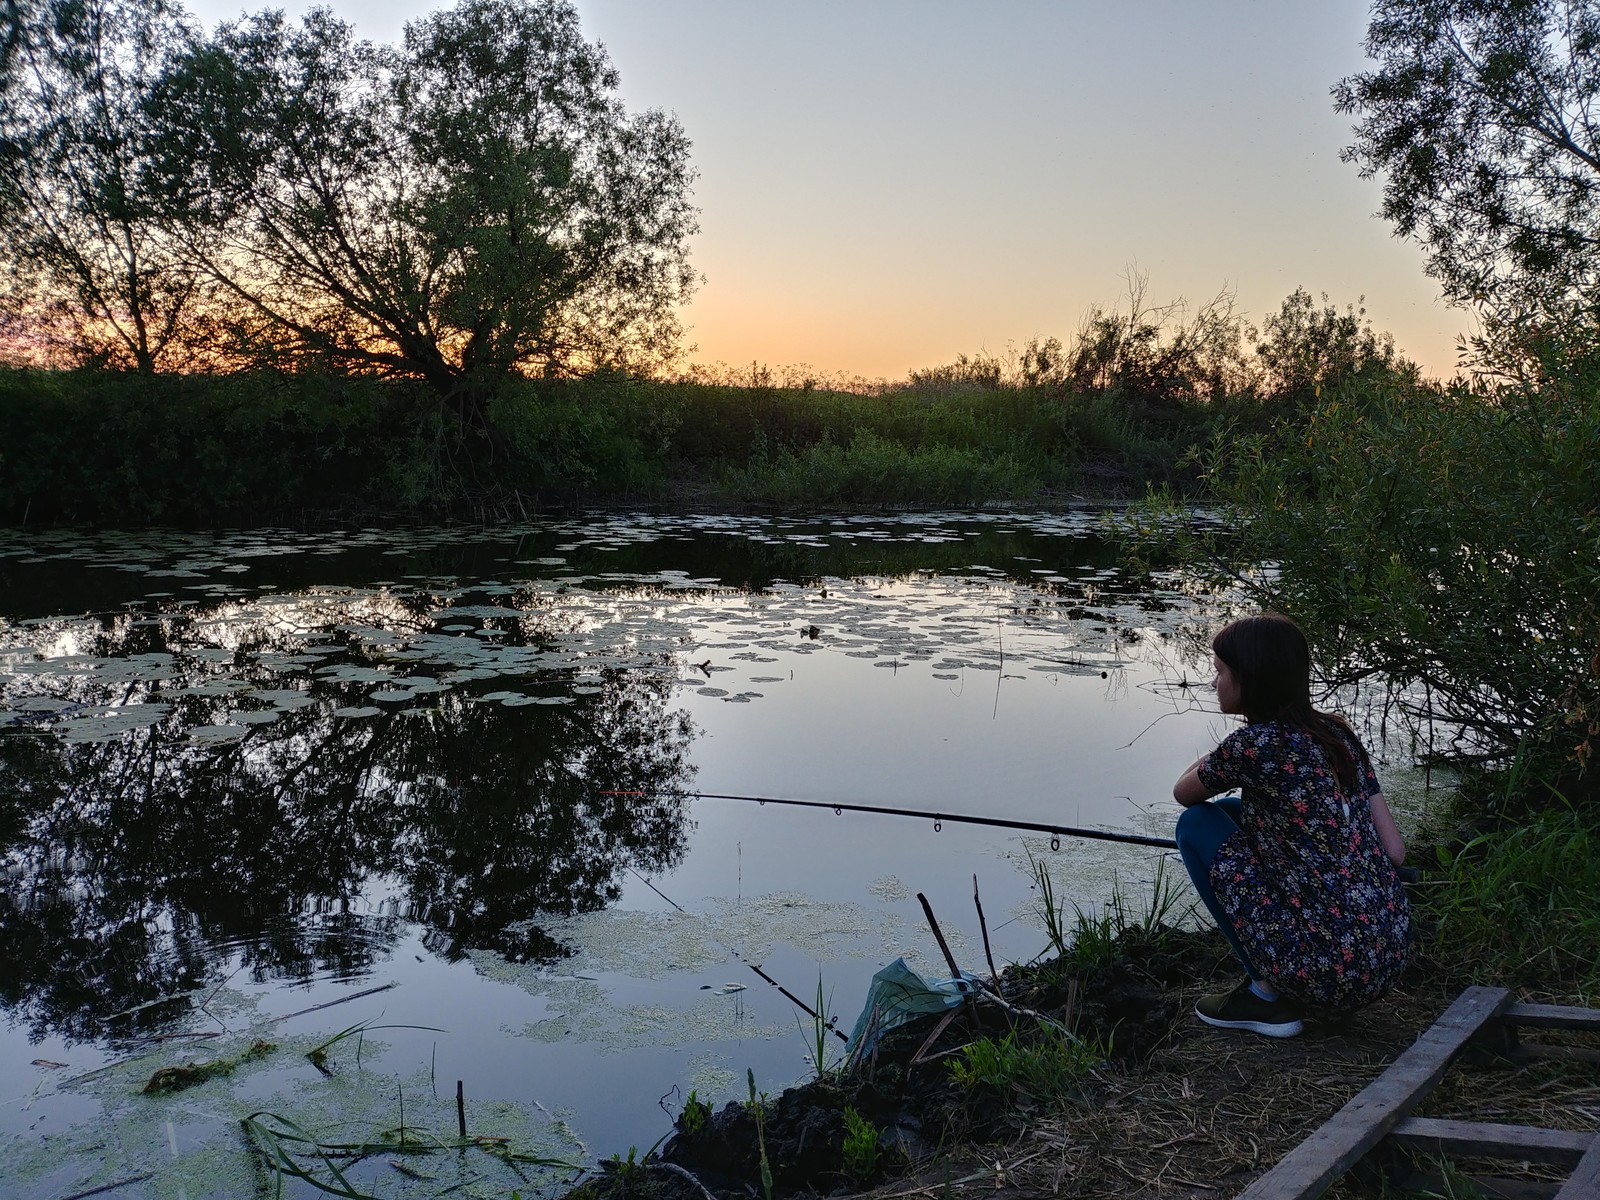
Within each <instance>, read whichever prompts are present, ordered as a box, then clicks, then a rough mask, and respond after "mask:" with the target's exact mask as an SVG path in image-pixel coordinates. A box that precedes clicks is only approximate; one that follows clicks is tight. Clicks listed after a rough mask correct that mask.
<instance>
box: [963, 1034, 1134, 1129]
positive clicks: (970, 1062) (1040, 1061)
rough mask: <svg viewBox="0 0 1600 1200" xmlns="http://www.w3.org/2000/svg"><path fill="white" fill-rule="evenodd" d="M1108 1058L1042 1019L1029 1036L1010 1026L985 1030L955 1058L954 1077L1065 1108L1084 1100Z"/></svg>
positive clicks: (970, 1084)
mask: <svg viewBox="0 0 1600 1200" xmlns="http://www.w3.org/2000/svg"><path fill="white" fill-rule="evenodd" d="M1105 1058H1106V1055H1105V1052H1104V1050H1103V1049H1102V1048H1101V1047H1099V1046H1095V1045H1091V1044H1089V1043H1085V1042H1083V1041H1080V1040H1079V1039H1078V1038H1076V1037H1074V1036H1073V1035H1072V1034H1070V1033H1068V1032H1066V1031H1065V1030H1062V1029H1058V1028H1056V1027H1054V1026H1051V1025H1044V1024H1041V1025H1040V1026H1038V1028H1037V1029H1035V1030H1033V1031H1032V1032H1031V1034H1030V1036H1028V1037H1027V1038H1026V1039H1024V1038H1022V1037H1019V1036H1018V1033H1017V1031H1016V1030H1011V1031H1009V1032H1007V1033H1005V1034H1003V1035H1002V1036H1001V1037H999V1038H998V1039H996V1038H993V1037H990V1036H988V1035H985V1036H983V1037H981V1038H978V1039H977V1040H976V1041H974V1042H971V1043H969V1044H968V1045H966V1046H964V1047H962V1049H961V1054H960V1056H959V1057H957V1058H954V1059H952V1060H951V1062H950V1076H951V1078H952V1079H954V1080H955V1082H956V1083H957V1084H958V1085H959V1086H961V1087H963V1088H965V1089H967V1090H968V1091H974V1090H977V1089H984V1090H987V1091H990V1092H998V1093H999V1094H1000V1096H1001V1098H1002V1100H1006V1101H1009V1100H1012V1099H1014V1098H1016V1097H1017V1096H1022V1097H1025V1098H1027V1099H1029V1100H1031V1101H1033V1102H1034V1103H1036V1104H1039V1105H1042V1106H1044V1107H1046V1108H1051V1109H1055V1110H1065V1109H1067V1108H1069V1107H1071V1106H1072V1105H1075V1104H1079V1103H1082V1101H1083V1098H1084V1092H1083V1081H1084V1079H1085V1078H1087V1077H1088V1076H1089V1074H1090V1073H1091V1072H1092V1071H1093V1070H1094V1069H1095V1068H1096V1067H1098V1066H1099V1065H1100V1064H1101V1063H1103V1062H1104V1061H1105Z"/></svg>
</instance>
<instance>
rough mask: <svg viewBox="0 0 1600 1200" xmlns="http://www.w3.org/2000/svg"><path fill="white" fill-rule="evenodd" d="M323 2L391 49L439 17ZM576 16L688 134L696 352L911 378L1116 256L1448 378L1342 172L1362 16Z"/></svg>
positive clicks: (628, 79) (1429, 287)
mask: <svg viewBox="0 0 1600 1200" xmlns="http://www.w3.org/2000/svg"><path fill="white" fill-rule="evenodd" d="M245 7H251V8H253V7H257V6H254V5H247V6H245ZM302 7H304V6H303V5H301V6H296V5H290V6H289V8H290V11H291V12H294V11H299V9H300V8H302ZM332 7H333V8H334V10H335V11H336V12H338V13H339V14H340V15H341V16H343V17H345V18H346V19H347V20H350V21H351V22H352V23H354V24H355V26H356V28H357V31H358V32H359V33H360V34H361V35H362V36H364V37H369V38H372V39H373V40H380V41H388V40H393V39H396V38H398V36H399V34H400V31H401V28H402V26H403V24H404V22H405V20H407V19H410V18H413V17H416V16H420V15H422V14H423V13H425V12H426V11H429V10H430V9H431V8H433V7H438V6H437V5H431V4H427V3H424V2H422V0H394V2H391V3H377V2H375V0H336V2H335V3H334V4H333V5H332ZM192 8H193V10H194V11H195V12H196V14H197V15H198V16H200V17H201V18H202V19H203V20H205V21H207V22H208V23H209V22H213V21H216V20H218V19H221V18H223V17H228V16H233V15H237V14H238V12H240V11H241V7H240V5H239V4H238V3H230V2H228V0H205V2H204V3H192ZM577 8H578V11H579V13H580V15H581V17H582V21H583V26H584V29H585V32H586V33H587V35H588V36H589V37H590V38H591V39H598V40H599V41H602V42H604V43H605V45H606V47H607V48H608V50H609V51H610V53H611V57H612V60H613V61H614V63H615V64H616V66H617V67H618V69H619V70H620V72H621V74H622V91H623V95H624V97H625V99H626V100H627V102H628V104H629V106H630V108H643V107H659V108H664V109H667V110H669V111H671V112H674V113H676V114H677V116H678V118H679V119H680V120H681V121H682V123H683V125H684V127H685V129H686V130H687V131H688V133H689V136H690V137H691V138H692V139H693V141H694V145H695V149H694V159H695V163H696V165H697V167H698V169H699V171H700V180H699V182H698V184H697V185H696V196H697V201H698V204H699V206H700V208H701V210H702V211H701V218H700V219H701V227H702V231H701V233H700V234H699V236H698V237H697V238H696V239H695V242H694V249H693V258H694V262H695V264H696V266H697V267H698V268H699V270H700V271H701V272H702V273H703V274H704V275H705V276H706V283H705V286H704V287H703V288H702V290H701V291H700V293H699V294H698V295H697V297H696V298H695V300H694V302H693V303H692V304H691V305H690V306H689V307H688V308H687V309H686V310H685V313H684V318H685V323H686V324H687V325H688V326H689V329H690V335H689V340H690V341H691V342H693V343H695V344H696V345H697V347H698V348H697V350H696V351H695V352H694V353H693V354H692V355H691V357H692V358H693V359H695V360H698V361H704V362H714V361H718V360H722V361H726V362H729V363H733V364H740V363H742V364H748V363H750V362H752V361H759V362H762V363H764V364H769V365H772V366H775V367H776V366H781V365H786V364H790V365H792V364H801V363H804V364H808V365H810V366H812V367H815V368H817V369H819V370H821V371H826V372H835V371H838V372H845V373H849V374H859V375H865V376H869V377H877V376H884V377H889V378H895V377H900V376H903V375H904V374H905V373H906V371H908V370H910V369H912V368H915V367H927V366H931V365H934V364H936V363H940V362H947V361H949V360H950V359H952V358H953V357H954V356H955V355H956V354H958V353H962V352H966V353H972V352H975V351H981V350H988V351H991V352H1003V351H1004V349H1005V347H1006V344H1007V342H1014V343H1020V342H1022V341H1024V340H1025V339H1027V338H1028V337H1030V336H1033V335H1038V336H1041V337H1043V336H1049V335H1052V334H1054V335H1056V336H1059V337H1061V338H1063V339H1064V340H1065V339H1067V338H1069V337H1070V335H1071V334H1072V332H1073V331H1074V330H1075V329H1076V328H1077V326H1078V321H1079V318H1080V316H1081V314H1082V313H1083V311H1084V309H1085V308H1086V307H1087V306H1088V305H1090V304H1092V303H1097V302H1098V303H1101V304H1104V305H1111V304H1114V303H1115V302H1116V300H1117V298H1118V294H1119V292H1120V290H1121V289H1122V286H1123V275H1124V273H1125V271H1126V270H1127V268H1128V267H1129V265H1130V264H1137V267H1138V268H1139V269H1140V270H1143V271H1145V272H1147V273H1148V277H1149V296H1150V299H1152V300H1154V301H1158V302H1159V301H1165V300H1169V299H1172V298H1174V297H1178V296H1183V297H1187V298H1188V299H1190V300H1191V301H1199V300H1204V299H1209V298H1210V297H1211V296H1213V295H1215V294H1216V293H1217V292H1218V291H1220V290H1222V289H1223V288H1225V287H1230V288H1232V289H1233V290H1234V292H1235V293H1236V297H1237V303H1238V305H1239V307H1240V309H1241V310H1242V311H1243V312H1244V313H1246V314H1247V315H1249V316H1250V317H1251V318H1252V319H1253V320H1255V321H1256V322H1257V323H1259V321H1260V319H1261V317H1262V316H1263V315H1264V314H1265V313H1266V312H1268V311H1270V310H1273V309H1276V307H1277V305H1278V303H1279V302H1280V301H1281V300H1282V299H1283V297H1284V296H1286V295H1287V294H1288V293H1289V292H1290V291H1292V290H1293V289H1294V288H1295V287H1297V286H1304V287H1305V288H1307V289H1308V290H1309V291H1311V292H1312V293H1313V294H1315V293H1318V292H1323V291H1325V292H1327V293H1328V294H1329V296H1330V298H1331V299H1332V300H1334V301H1335V302H1336V303H1338V304H1340V305H1341V306H1342V305H1343V304H1345V303H1347V302H1354V301H1356V300H1357V298H1358V297H1359V296H1361V295H1363V294H1364V295H1365V296H1366V306H1367V309H1368V312H1369V315H1370V316H1371V318H1372V320H1373V322H1374V324H1375V325H1376V326H1377V327H1379V328H1380V329H1384V330H1387V331H1389V332H1391V333H1393V334H1394V336H1395V339H1396V341H1397V342H1398V344H1399V346H1400V348H1401V350H1402V351H1403V352H1405V353H1407V354H1409V355H1410V356H1411V357H1413V358H1415V359H1417V360H1418V361H1419V362H1421V363H1422V364H1423V365H1424V366H1425V367H1426V368H1427V369H1429V370H1430V371H1431V372H1433V373H1436V374H1448V373H1449V372H1450V371H1451V370H1452V368H1453V365H1454V361H1455V354H1454V342H1455V338H1456V337H1457V335H1458V334H1460V333H1462V332H1464V331H1466V330H1467V329H1468V328H1469V320H1468V318H1467V317H1465V316H1464V315H1463V314H1462V313H1460V312H1458V311H1456V310H1452V309H1448V308H1446V307H1444V306H1443V305H1442V304H1441V303H1440V302H1439V301H1438V298H1437V297H1438V289H1437V288H1436V287H1435V286H1434V284H1433V282H1432V281H1431V280H1429V279H1427V278H1426V277H1425V276H1424V275H1423V271H1422V261H1423V256H1422V253H1421V251H1420V249H1419V248H1418V247H1416V246H1414V245H1410V244H1406V243H1402V242H1400V241H1397V240H1396V239H1395V238H1393V237H1392V236H1391V232H1390V229H1389V227H1388V226H1387V225H1385V224H1384V223H1383V222H1381V221H1379V220H1378V219H1376V218H1375V217H1374V216H1373V215H1372V214H1373V212H1374V211H1375V210H1376V209H1377V207H1378V204H1379V202H1380V196H1379V187H1378V185H1377V184H1376V183H1375V182H1372V181H1363V180H1360V179H1358V178H1357V176H1356V172H1355V170H1354V168H1353V167H1350V166H1347V165H1345V164H1343V163H1341V162H1340V161H1339V157H1338V155H1339V149H1340V147H1341V146H1343V145H1345V144H1346V143H1347V142H1348V140H1349V121H1348V119H1347V118H1344V117H1340V116H1338V115H1336V114H1335V113H1334V112H1333V109H1332V105H1331V103H1330V101H1329V97H1328V89H1329V88H1330V87H1331V86H1332V84H1333V83H1334V82H1335V81H1336V80H1337V79H1339V78H1340V77H1341V76H1343V75H1346V74H1348V73H1350V72H1352V71H1356V70H1360V69H1362V67H1363V64H1364V58H1363V55H1362V51H1361V41H1362V37H1363V35H1364V32H1365V29H1366V22H1367V10H1366V6H1365V5H1364V4H1362V3H1357V2H1351V0H1326V2H1323V3H1317V4H1303V3H1291V4H1284V3H1252V2H1249V0H1208V2H1206V3H1198V2H1195V0H1188V2H1177V0H1167V2H1156V0H1128V2H1116V3H1113V2H1111V0H1104V2H1102V3H1096V4H1079V3H1045V2H1042V0H1031V2H1030V0H991V2H990V3H986V4H981V5H980V4H978V3H957V2H954V0H854V2H851V3H846V2H842V0H840V2H835V0H789V2H788V3H776V2H772V3H768V2H765V0H760V2H758V0H742V2H736V0H577Z"/></svg>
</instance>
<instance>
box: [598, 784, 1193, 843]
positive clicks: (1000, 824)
mask: <svg viewBox="0 0 1600 1200" xmlns="http://www.w3.org/2000/svg"><path fill="white" fill-rule="evenodd" d="M600 794H601V795H602V796H672V797H678V798H681V799H686V800H735V801H739V802H741V803H745V804H760V805H767V804H783V805H788V806H791V807H794V808H831V809H832V810H833V812H834V815H835V816H839V815H842V814H843V813H847V812H859V813H877V814H878V815H880V816H887V817H917V818H921V819H922V820H925V821H932V822H933V831H934V832H935V833H938V832H939V831H940V830H941V829H942V828H943V827H944V822H946V821H949V822H951V823H952V824H956V825H986V826H989V827H991V828H994V829H1017V830H1021V831H1023V832H1024V833H1047V834H1049V835H1050V849H1052V850H1059V849H1061V839H1062V838H1064V837H1075V838H1085V839H1088V840H1089V841H1096V842H1120V843H1122V844H1123V845H1127V846H1154V847H1156V848H1157V849H1160V850H1176V849H1177V848H1178V843H1177V842H1176V841H1174V840H1173V839H1172V838H1161V837H1153V836H1151V835H1150V834H1144V833H1121V832H1118V831H1117V830H1114V829H1084V828H1081V827H1078V826H1073V825H1047V824H1045V823H1043V822H1041V821H1012V820H1008V819H1006V818H1004V817H979V816H973V815H971V814H969V813H940V812H928V811H927V810H926V809H915V808H890V807H888V806H886V805H881V804H845V803H840V802H835V801H832V800H793V799H789V798H787V797H783V796H741V795H735V794H731V793H727V792H679V791H671V790H656V789H642V790H632V789H620V790H611V791H603V792H601V793H600Z"/></svg>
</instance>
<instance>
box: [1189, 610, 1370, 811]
mask: <svg viewBox="0 0 1600 1200" xmlns="http://www.w3.org/2000/svg"><path fill="white" fill-rule="evenodd" d="M1211 649H1212V650H1213V651H1214V652H1215V653H1216V656H1217V657H1218V658H1220V659H1221V660H1222V661H1223V662H1225V663H1226V664H1227V665H1228V670H1229V671H1231V672H1232V673H1233V678H1234V680H1235V681H1236V682H1237V683H1238V685H1239V698H1240V706H1241V707H1242V708H1243V709H1244V716H1245V719H1246V720H1248V721H1276V722H1277V723H1278V724H1280V725H1287V726H1289V727H1290V728H1291V729H1299V730H1301V731H1303V732H1304V733H1305V734H1306V735H1307V736H1309V737H1310V738H1311V739H1312V740H1313V741H1315V742H1316V743H1317V745H1318V746H1320V747H1322V753H1323V755H1324V756H1325V757H1326V758H1327V760H1328V762H1329V764H1330V765H1331V766H1332V767H1333V771H1334V774H1335V775H1336V776H1338V779H1339V786H1340V787H1341V788H1343V789H1344V790H1345V791H1346V792H1352V791H1354V790H1355V789H1356V786H1357V781H1358V777H1359V774H1360V768H1359V764H1358V763H1357V762H1356V759H1355V755H1354V754H1353V753H1352V751H1351V747H1352V746H1356V747H1359V746H1360V745H1361V742H1360V740H1359V739H1358V738H1357V737H1356V735H1355V731H1354V730H1352V729H1351V728H1350V725H1349V722H1347V721H1346V720H1345V719H1344V718H1343V717H1341V716H1338V715H1337V714H1335V713H1325V712H1320V711H1318V710H1317V709H1315V708H1313V707H1311V647H1310V646H1309V645H1307V644H1306V635H1305V634H1303V633H1301V632H1300V627H1299V626H1298V625H1296V624H1295V623H1294V622H1293V621H1291V620H1290V619H1289V618H1288V617H1285V616H1282V615H1280V614H1278V613H1262V614H1261V615H1260V616H1258V617H1243V618H1241V619H1240V620H1237V621H1234V622H1232V623H1231V624H1229V625H1226V626H1224V627H1223V629H1222V631H1221V632H1220V633H1218V634H1217V636H1216V637H1214V638H1212V639H1211Z"/></svg>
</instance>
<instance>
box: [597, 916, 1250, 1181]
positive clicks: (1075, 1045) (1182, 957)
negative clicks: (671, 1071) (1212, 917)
mask: <svg viewBox="0 0 1600 1200" xmlns="http://www.w3.org/2000/svg"><path fill="white" fill-rule="evenodd" d="M1233 974H1234V971H1233V966H1232V959H1231V955H1230V954H1229V951H1228V949H1227V946H1226V944H1225V943H1224V942H1223V941H1222V939H1221V937H1220V936H1218V935H1217V934H1216V932H1215V931H1213V930H1208V931H1201V932H1196V931H1189V930H1178V929H1173V928H1169V927H1161V928H1159V929H1157V930H1156V931H1154V932H1153V933H1152V932H1145V931H1142V930H1130V931H1129V932H1128V933H1126V934H1124V935H1123V937H1122V938H1121V939H1119V941H1118V943H1117V946H1116V951H1115V954H1114V956H1113V957H1112V958H1111V959H1110V961H1108V962H1101V963H1088V964H1084V963H1075V962H1069V961H1063V960H1050V961H1046V962H1042V963H1037V964H1032V965H1028V966H1015V965H1014V966H1011V967H1008V968H1006V970H1005V971H1004V972H1003V973H1002V976H1001V979H1000V989H999V990H1000V996H1001V998H1002V999H1003V1001H1004V1003H1003V1004H1002V1003H997V1002H995V1001H992V1000H985V1001H982V1002H980V1003H977V1004H975V1005H964V1006H962V1007H960V1008H957V1009H953V1010H951V1012H950V1013H949V1014H946V1015H945V1016H943V1017H941V1016H938V1015H933V1016H927V1017H922V1018H919V1019H918V1020H916V1021H914V1022H912V1023H910V1024H908V1025H905V1026H902V1027H901V1028H899V1029H896V1030H894V1031H892V1032H891V1033H889V1034H888V1035H886V1036H885V1038H884V1039H883V1041H882V1042H881V1043H880V1044H879V1045H878V1047H877V1048H876V1051H875V1053H873V1054H871V1055H868V1056H864V1057H863V1059H862V1060H861V1061H860V1062H858V1063H856V1064H854V1065H853V1067H852V1069H850V1070H849V1071H848V1072H835V1073H830V1074H828V1075H826V1076H824V1077H822V1078H819V1079H815V1080H812V1081H810V1082H808V1083H805V1084H802V1085H800V1086H797V1087H794V1088H790V1089H788V1090H786V1091H785V1092H783V1093H782V1094H781V1095H778V1096H774V1097H765V1096H761V1095H759V1094H758V1095H757V1096H756V1097H755V1102H754V1103H750V1102H742V1103H741V1102H729V1103H728V1104H726V1105H725V1106H724V1107H723V1108H722V1109H721V1110H720V1111H716V1112H712V1111H711V1110H710V1109H709V1108H708V1107H707V1106H705V1105H703V1104H701V1103H699V1102H698V1101H694V1102H692V1103H690V1104H688V1105H686V1106H685V1108H684V1110H683V1112H681V1113H680V1114H679V1116H678V1118H677V1120H676V1123H675V1127H674V1131H673V1133H672V1134H671V1136H670V1137H669V1138H668V1140H667V1141H666V1142H665V1143H664V1144H663V1145H662V1146H661V1147H660V1148H659V1149H658V1150H657V1151H656V1153H655V1155H654V1156H653V1158H652V1159H651V1160H649V1161H647V1162H645V1163H642V1164H641V1163H632V1164H629V1163H622V1162H612V1163H608V1164H605V1166H604V1167H603V1169H602V1173H601V1174H600V1175H599V1176H598V1177H596V1178H594V1179H592V1180H590V1181H588V1182H586V1183H585V1184H583V1185H582V1186H581V1187H579V1188H578V1189H577V1190H576V1191H575V1192H574V1193H572V1195H571V1197H569V1200H619V1198H620V1197H623V1196H634V1197H637V1196H650V1197H657V1198H660V1200H678V1198H679V1197H682V1198H685V1200H687V1198H690V1197H692V1198H694V1200H706V1197H707V1195H708V1194H709V1195H710V1196H712V1197H715V1198H716V1200H733V1198H735V1197H739V1198H748V1197H750V1196H765V1195H768V1194H770V1195H771V1196H773V1197H784V1196H795V1195H817V1194H827V1193H830V1192H839V1191H845V1192H856V1191H862V1190H865V1189H868V1188H871V1187H872V1186H874V1185H875V1184H878V1183H881V1182H882V1181H884V1180H885V1179H889V1178H893V1177H896V1176H899V1175H902V1174H904V1173H906V1172H908V1171H914V1170H915V1169H917V1168H918V1167H919V1166H920V1165H923V1164H925V1163H927V1162H928V1161H930V1160H931V1159H932V1158H933V1157H934V1156H935V1154H936V1153H939V1152H944V1153H948V1152H949V1150H950V1149H951V1147H953V1146H961V1145H972V1146H981V1145H986V1144H993V1143H997V1142H1004V1141H1007V1140H1011V1139H1014V1138H1015V1137H1016V1136H1018V1134H1019V1133H1021V1131H1023V1130H1025V1129H1028V1128H1030V1127H1032V1126H1034V1125H1036V1124H1038V1123H1039V1122H1040V1121H1041V1120H1046V1119H1051V1118H1055V1117H1059V1116H1062V1115H1065V1114H1066V1113H1068V1112H1072V1111H1082V1110H1085V1109H1088V1108H1092V1107H1093V1106H1094V1105H1095V1104H1096V1103H1097V1102H1098V1101H1099V1100H1101V1099H1102V1098H1103V1096H1104V1095H1105V1094H1106V1092H1107V1089H1108V1087H1109V1086H1110V1085H1111V1081H1112V1080H1113V1079H1115V1078H1117V1077H1119V1076H1121V1075H1122V1074H1125V1073H1126V1072H1127V1071H1128V1070H1130V1069H1136V1068H1137V1067H1138V1066H1139V1065H1140V1064H1142V1063H1143V1062H1145V1061H1146V1060H1148V1058H1149V1057H1150V1055H1151V1054H1152V1053H1153V1052H1154V1051H1155V1050H1156V1049H1157V1048H1158V1047H1160V1046H1162V1045H1163V1044H1165V1043H1167V1042H1168V1041H1170V1040H1171V1038H1172V1037H1173V1036H1174V1029H1175V1028H1176V1027H1178V1026H1179V1025H1180V1023H1181V1018H1182V1017H1183V1016H1184V1015H1186V1014H1187V1012H1188V1008H1189V1006H1190V1004H1192V999H1191V998H1190V997H1189V994H1188V993H1190V992H1192V990H1193V989H1194V988H1195V987H1196V986H1199V985H1202V984H1206V983H1209V982H1211V981H1213V980H1216V981H1223V980H1226V981H1227V982H1229V983H1231V982H1232V977H1233Z"/></svg>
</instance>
